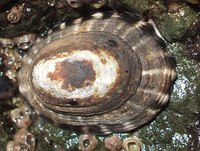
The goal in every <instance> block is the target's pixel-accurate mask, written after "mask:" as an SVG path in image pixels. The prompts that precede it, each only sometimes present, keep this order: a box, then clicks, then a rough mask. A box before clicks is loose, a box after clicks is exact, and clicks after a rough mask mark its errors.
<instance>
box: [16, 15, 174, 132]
mask: <svg viewBox="0 0 200 151" xmlns="http://www.w3.org/2000/svg"><path fill="white" fill-rule="evenodd" d="M174 79H175V71H174V58H173V57H172V56H171V54H170V53H169V52H168V50H167V49H166V46H165V44H164V42H163V41H162V39H161V38H159V37H158V36H157V35H156V34H155V30H154V28H153V26H152V25H151V24H149V23H148V22H144V21H142V20H141V19H140V18H138V17H136V16H132V15H130V14H125V13H124V14H120V15H119V14H117V13H113V12H106V13H100V12H99V13H95V14H93V15H91V16H90V17H87V18H78V19H76V20H74V21H73V23H72V24H70V25H64V24H62V25H61V26H60V29H59V30H58V31H54V32H52V33H51V34H49V35H48V36H47V37H46V38H44V39H41V40H37V41H36V42H35V44H34V45H33V47H32V48H31V49H30V51H29V52H28V53H27V55H26V56H25V57H24V58H23V65H22V67H21V70H20V72H19V75H18V80H19V89H20V92H21V94H22V95H23V96H24V98H25V99H26V100H27V101H28V102H29V104H30V105H31V106H32V107H33V108H34V109H35V111H36V112H37V113H38V114H40V115H43V116H44V117H46V118H48V119H50V120H51V121H52V122H53V123H54V124H56V125H59V126H63V127H65V128H73V129H74V130H77V131H79V132H83V133H94V134H109V133H112V132H126V131H130V130H133V129H135V128H137V127H139V126H141V125H144V124H146V123H147V122H150V121H151V120H152V119H154V118H155V117H156V115H157V114H158V113H159V112H160V111H162V109H163V108H164V107H166V105H167V104H168V101H169V98H170V90H171V86H172V83H173V80H174Z"/></svg>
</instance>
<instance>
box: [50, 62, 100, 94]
mask: <svg viewBox="0 0 200 151" xmlns="http://www.w3.org/2000/svg"><path fill="white" fill-rule="evenodd" d="M47 75H48V77H49V78H50V79H51V80H55V81H59V82H60V81H62V82H63V83H62V88H63V89H67V90H69V91H72V90H74V88H81V87H84V86H88V85H90V84H91V83H92V82H93V81H94V80H95V75H96V74H95V71H94V69H93V66H92V64H91V62H89V61H84V60H83V61H73V62H69V61H67V60H65V61H62V62H58V63H56V66H55V71H54V72H49V73H48V74H47Z"/></svg>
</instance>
